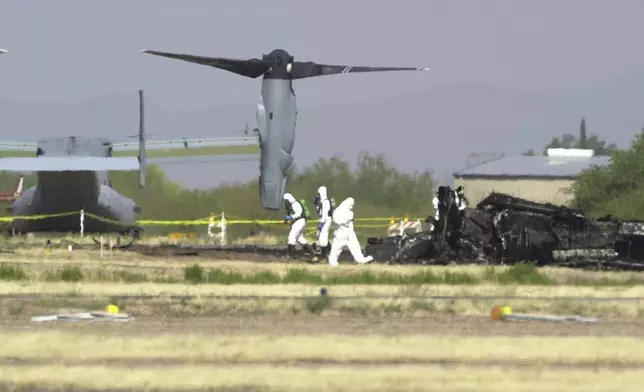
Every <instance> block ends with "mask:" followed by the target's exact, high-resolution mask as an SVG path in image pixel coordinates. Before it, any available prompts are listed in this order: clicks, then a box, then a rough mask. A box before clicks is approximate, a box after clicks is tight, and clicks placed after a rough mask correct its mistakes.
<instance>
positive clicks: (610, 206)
mask: <svg viewBox="0 0 644 392" xmlns="http://www.w3.org/2000/svg"><path fill="white" fill-rule="evenodd" d="M572 191H573V192H574V205H575V206H576V207H579V208H582V209H584V210H586V211H588V212H589V213H590V214H591V215H596V216H599V215H613V216H615V217H619V218H622V219H644V129H643V130H642V132H640V133H638V134H637V135H636V136H635V139H634V141H633V143H632V144H631V146H630V148H629V149H628V150H617V151H614V152H613V155H612V160H611V163H610V164H609V165H607V166H595V167H592V168H590V169H588V170H585V171H584V172H582V174H581V176H580V177H579V178H578V179H577V181H575V183H574V184H573V187H572Z"/></svg>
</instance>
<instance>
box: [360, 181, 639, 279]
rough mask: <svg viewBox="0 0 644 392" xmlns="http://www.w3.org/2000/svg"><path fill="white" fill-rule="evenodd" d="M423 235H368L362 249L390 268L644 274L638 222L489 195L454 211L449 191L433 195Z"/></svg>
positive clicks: (454, 196)
mask: <svg viewBox="0 0 644 392" xmlns="http://www.w3.org/2000/svg"><path fill="white" fill-rule="evenodd" d="M438 199H439V202H438V214H437V217H434V216H431V217H428V218H427V219H426V220H425V221H426V222H430V223H432V225H433V227H432V228H431V229H430V230H429V231H424V232H420V233H414V234H409V235H406V234H405V235H402V236H393V237H371V238H369V239H368V243H367V246H366V249H365V251H366V252H367V254H370V255H373V256H374V259H375V261H376V262H386V263H390V264H455V263H460V264H472V263H476V264H488V265H503V264H514V263H517V262H533V263H536V264H537V265H539V266H544V265H558V266H568V267H577V268H597V269H617V270H626V269H628V270H644V222H639V221H622V220H617V219H614V218H612V217H610V216H606V217H603V218H600V219H590V218H587V217H586V216H585V214H584V212H583V211H581V210H578V209H573V208H568V207H564V206H556V205H553V204H544V203H536V202H532V201H529V200H525V199H521V198H518V197H514V196H510V195H507V194H503V193H491V194H490V195H489V196H488V197H486V198H485V199H484V200H482V201H481V202H480V203H479V204H478V205H477V206H476V208H466V209H465V210H464V211H459V210H458V207H457V195H456V194H455V192H454V191H453V190H452V189H451V188H450V187H448V186H445V187H440V188H439V192H438Z"/></svg>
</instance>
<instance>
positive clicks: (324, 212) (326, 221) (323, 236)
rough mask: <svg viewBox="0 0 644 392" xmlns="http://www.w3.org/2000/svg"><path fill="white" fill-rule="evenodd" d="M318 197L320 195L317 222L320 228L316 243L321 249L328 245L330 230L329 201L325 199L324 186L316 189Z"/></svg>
mask: <svg viewBox="0 0 644 392" xmlns="http://www.w3.org/2000/svg"><path fill="white" fill-rule="evenodd" d="M318 195H320V204H321V206H320V212H319V214H318V215H319V217H320V219H319V221H318V223H320V224H322V228H321V229H320V231H319V232H318V241H319V242H320V246H321V247H323V248H324V247H325V246H327V245H329V229H331V221H332V217H331V216H330V215H329V212H331V200H329V199H328V198H327V197H328V195H327V191H326V187H325V186H321V187H319V188H318Z"/></svg>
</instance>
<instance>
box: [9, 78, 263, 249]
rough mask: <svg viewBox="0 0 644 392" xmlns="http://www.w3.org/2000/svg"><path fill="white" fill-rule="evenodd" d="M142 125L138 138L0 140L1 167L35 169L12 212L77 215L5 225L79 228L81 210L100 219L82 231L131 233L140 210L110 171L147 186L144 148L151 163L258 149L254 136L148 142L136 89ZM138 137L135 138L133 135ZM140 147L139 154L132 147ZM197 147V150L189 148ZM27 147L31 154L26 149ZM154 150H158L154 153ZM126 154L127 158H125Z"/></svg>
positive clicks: (136, 228)
mask: <svg viewBox="0 0 644 392" xmlns="http://www.w3.org/2000/svg"><path fill="white" fill-rule="evenodd" d="M139 99H140V104H139V109H140V114H139V115H140V123H139V133H138V142H135V141H128V140H126V141H124V142H122V143H112V142H111V141H109V140H107V139H104V138H89V137H81V136H69V137H50V138H45V139H43V140H40V141H38V142H34V143H23V142H0V156H3V158H0V170H3V171H14V172H37V180H38V183H37V185H35V186H33V187H31V188H29V189H27V190H26V191H25V192H24V194H23V195H22V196H20V197H19V198H18V199H17V200H16V201H15V202H13V204H12V205H11V206H10V207H9V208H8V211H9V212H11V213H12V214H13V215H14V216H21V217H22V216H34V215H52V214H65V213H75V212H78V214H73V215H68V216H61V217H49V218H43V219H20V218H17V219H14V220H13V221H12V223H11V225H10V226H11V227H9V229H13V230H16V231H19V232H78V231H79V230H80V218H79V216H80V211H81V210H83V211H84V212H85V213H88V214H93V215H95V216H98V217H99V218H102V219H92V218H91V217H89V216H88V217H86V218H85V219H84V232H87V233H121V234H134V237H135V238H136V237H137V235H136V234H138V232H139V231H140V230H141V227H140V226H139V225H137V223H136V213H138V212H140V208H139V207H137V206H136V204H135V202H134V200H132V199H130V198H127V197H125V196H123V195H121V194H119V193H118V192H117V191H116V190H114V189H113V188H112V184H111V181H110V178H109V172H110V171H117V170H120V171H123V170H126V171H134V170H138V171H139V183H140V186H141V187H144V186H145V168H146V164H147V159H146V155H147V154H146V146H147V147H151V148H148V149H151V150H152V151H150V152H151V155H152V156H153V158H152V159H150V161H151V162H152V163H154V162H155V158H154V156H158V157H160V158H156V160H164V158H169V157H172V156H173V154H174V156H176V157H187V156H196V155H202V156H203V155H216V154H217V149H219V148H221V147H222V146H248V147H249V148H248V150H253V149H256V150H257V151H258V150H259V148H258V147H259V144H258V139H257V137H256V136H253V137H242V136H240V137H230V138H213V139H177V140H152V141H147V142H146V137H145V132H144V102H143V91H142V90H139ZM134 137H137V136H134ZM137 147H138V156H137V155H136V152H137V151H136V150H137ZM193 147H195V148H193ZM25 150H26V151H29V152H25ZM155 153H156V154H155ZM128 155H129V156H128Z"/></svg>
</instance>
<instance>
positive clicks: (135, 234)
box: [92, 227, 143, 249]
mask: <svg viewBox="0 0 644 392" xmlns="http://www.w3.org/2000/svg"><path fill="white" fill-rule="evenodd" d="M142 231H143V229H142V228H138V227H135V228H133V229H130V230H127V231H124V232H120V233H118V235H117V237H116V242H115V243H114V244H113V246H112V247H113V248H114V249H127V248H129V247H130V246H132V244H134V241H136V240H138V239H139V238H141V232H142ZM122 236H123V237H131V240H130V241H129V242H127V243H125V244H123V243H122V241H121V237H122ZM92 240H94V243H96V244H97V245H100V243H101V242H100V241H99V240H97V239H96V238H95V237H92ZM103 244H104V245H105V243H103Z"/></svg>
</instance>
